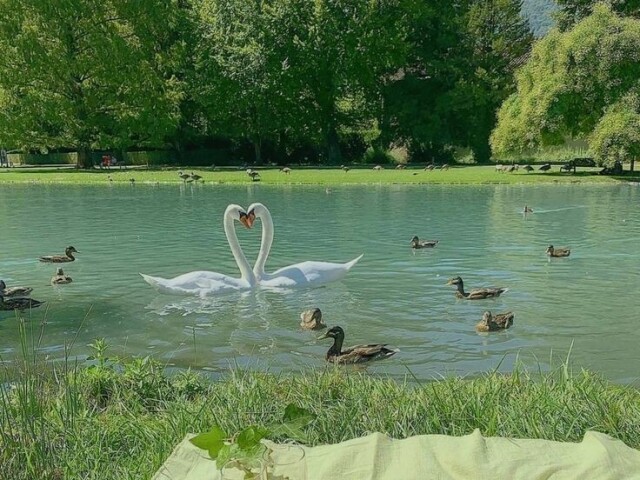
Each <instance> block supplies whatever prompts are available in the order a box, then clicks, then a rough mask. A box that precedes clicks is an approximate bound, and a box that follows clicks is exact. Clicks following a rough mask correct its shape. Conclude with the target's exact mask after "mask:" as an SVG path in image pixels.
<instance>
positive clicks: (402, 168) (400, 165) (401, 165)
mask: <svg viewBox="0 0 640 480" xmlns="http://www.w3.org/2000/svg"><path fill="white" fill-rule="evenodd" d="M405 168H407V166H406V165H405V164H404V163H399V164H398V165H396V170H404V169H405Z"/></svg>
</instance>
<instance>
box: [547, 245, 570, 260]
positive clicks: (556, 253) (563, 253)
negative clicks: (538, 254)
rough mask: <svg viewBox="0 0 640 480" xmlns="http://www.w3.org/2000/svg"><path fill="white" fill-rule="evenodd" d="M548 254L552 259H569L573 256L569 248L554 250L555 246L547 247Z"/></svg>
mask: <svg viewBox="0 0 640 480" xmlns="http://www.w3.org/2000/svg"><path fill="white" fill-rule="evenodd" d="M546 254H547V255H549V256H550V257H568V256H569V255H571V249H569V248H553V245H549V246H548V247H547V251H546Z"/></svg>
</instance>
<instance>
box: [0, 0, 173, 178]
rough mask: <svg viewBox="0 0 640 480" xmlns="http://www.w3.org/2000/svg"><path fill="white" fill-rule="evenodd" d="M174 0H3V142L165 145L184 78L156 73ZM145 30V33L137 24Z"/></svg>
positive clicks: (83, 154)
mask: <svg viewBox="0 0 640 480" xmlns="http://www.w3.org/2000/svg"><path fill="white" fill-rule="evenodd" d="M175 6H176V2H175V1H173V0H138V1H136V2H131V1H127V0H48V1H46V2H42V1H38V0H0V71H1V72H2V75H0V89H2V90H4V93H5V95H4V100H3V105H2V108H1V110H0V142H1V143H3V144H6V145H10V146H12V147H19V148H23V149H27V150H31V149H40V150H43V149H51V148H59V147H64V148H75V149H76V150H77V151H78V166H80V167H88V166H90V165H91V162H90V157H89V153H90V151H91V150H92V149H97V148H126V147H129V146H133V145H138V146H150V145H162V144H163V142H164V138H165V137H166V136H167V135H168V134H170V133H171V132H172V131H173V129H174V128H175V125H176V124H177V122H178V118H179V109H178V108H177V105H178V104H179V102H180V98H181V88H180V82H179V81H178V80H177V79H176V78H175V77H174V76H172V75H171V76H167V75H164V74H163V73H162V71H161V70H162V69H159V68H158V66H159V63H160V62H162V58H163V55H164V53H165V52H161V51H158V50H157V49H155V48H153V47H154V46H157V45H158V43H157V42H156V41H154V40H152V39H150V38H148V37H147V35H148V34H149V33H152V32H154V31H156V32H157V31H160V30H161V28H160V25H161V24H164V23H165V22H167V15H168V16H169V18H170V17H171V15H172V12H173V11H174V7H175ZM142 26H144V27H145V28H144V30H142V29H141V27H142Z"/></svg>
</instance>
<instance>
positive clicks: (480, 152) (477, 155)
mask: <svg viewBox="0 0 640 480" xmlns="http://www.w3.org/2000/svg"><path fill="white" fill-rule="evenodd" d="M471 149H472V150H473V158H474V159H475V161H476V162H477V163H481V164H487V163H489V161H490V160H491V146H490V145H489V137H487V138H482V139H478V142H477V143H476V144H475V145H473V146H472V147H471Z"/></svg>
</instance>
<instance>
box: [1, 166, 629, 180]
mask: <svg viewBox="0 0 640 480" xmlns="http://www.w3.org/2000/svg"><path fill="white" fill-rule="evenodd" d="M183 170H184V171H185V172H188V173H191V172H195V173H197V174H199V175H201V176H202V177H203V181H204V184H205V185H207V184H222V183H224V184H249V183H252V181H251V178H249V176H248V175H247V173H246V172H245V170H244V169H232V168H228V169H217V170H215V171H212V170H211V169H198V168H190V167H189V168H184V169H183ZM599 170H600V169H599V168H579V169H578V172H577V173H576V174H571V173H560V171H559V167H558V166H556V165H554V166H553V168H552V170H551V171H550V172H546V173H545V172H540V171H538V170H535V171H534V172H531V173H527V172H525V171H524V170H522V169H521V170H519V171H517V172H513V173H500V172H497V171H496V169H495V167H493V166H455V167H452V168H450V169H449V170H446V171H440V170H434V171H424V170H423V169H422V168H407V169H406V170H395V169H393V168H386V169H384V170H381V171H374V170H372V169H371V168H369V167H366V168H364V167H363V168H357V167H354V168H352V169H351V170H350V171H349V172H344V171H342V170H341V169H340V168H295V167H294V168H292V171H291V173H289V174H285V173H282V172H280V171H279V170H278V169H277V168H264V169H261V168H259V169H258V171H259V173H260V181H259V182H256V183H260V184H266V185H296V184H304V185H349V184H354V185H377V184H407V185H411V184H451V185H482V184H537V183H542V184H554V183H562V184H570V183H599V184H616V183H620V182H626V181H638V180H640V174H637V173H636V175H633V176H632V175H627V176H624V177H609V176H603V175H597V172H598V171H599ZM110 178H111V179H112V180H110ZM130 179H135V183H136V184H156V183H161V184H170V183H174V184H180V183H182V180H181V179H180V178H179V177H178V169H177V168H172V169H162V170H156V169H153V170H148V169H146V168H137V167H136V168H130V169H128V170H118V169H112V170H93V171H91V170H89V171H79V170H76V169H74V168H69V167H65V168H10V169H0V183H70V184H106V183H110V182H113V183H116V184H128V183H130Z"/></svg>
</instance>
